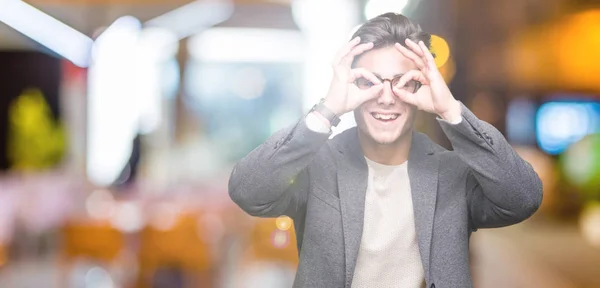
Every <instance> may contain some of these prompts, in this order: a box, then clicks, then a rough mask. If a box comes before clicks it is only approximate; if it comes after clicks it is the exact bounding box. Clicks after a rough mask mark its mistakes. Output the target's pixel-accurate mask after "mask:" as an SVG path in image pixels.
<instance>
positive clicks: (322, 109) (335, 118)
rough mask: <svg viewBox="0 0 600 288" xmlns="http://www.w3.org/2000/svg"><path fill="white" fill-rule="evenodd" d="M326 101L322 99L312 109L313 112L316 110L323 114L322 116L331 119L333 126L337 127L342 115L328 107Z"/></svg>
mask: <svg viewBox="0 0 600 288" xmlns="http://www.w3.org/2000/svg"><path fill="white" fill-rule="evenodd" d="M324 102H325V99H321V101H320V102H319V103H317V104H316V105H315V106H314V107H313V108H312V109H311V112H313V111H315V112H317V113H319V114H321V116H323V117H324V118H325V119H327V120H328V121H329V123H330V124H331V126H333V127H335V126H337V125H338V124H339V123H340V117H338V116H337V115H336V114H335V113H334V112H333V111H331V109H329V108H327V106H325V103H324Z"/></svg>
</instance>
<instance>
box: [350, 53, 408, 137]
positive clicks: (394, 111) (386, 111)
mask: <svg viewBox="0 0 600 288" xmlns="http://www.w3.org/2000/svg"><path fill="white" fill-rule="evenodd" d="M355 67H356V68H364V69H367V70H369V71H371V72H372V73H373V74H375V75H376V76H378V77H380V78H382V79H393V78H394V77H396V76H398V75H402V74H404V73H406V72H408V71H409V70H413V69H417V67H416V65H415V64H414V63H413V62H412V61H411V60H410V59H408V58H406V57H404V55H402V54H401V53H400V52H399V51H398V50H396V48H394V47H393V46H391V47H386V48H379V49H376V50H371V51H367V52H365V53H364V54H362V55H360V58H359V59H358V61H357V62H356V65H355ZM384 84H385V85H384V88H383V90H382V91H381V92H380V95H379V97H377V98H375V99H372V100H369V101H367V102H365V103H364V104H362V105H361V106H359V107H358V108H356V109H355V110H354V118H355V119H356V124H357V126H358V129H359V132H361V133H362V134H363V136H367V137H369V138H370V139H371V140H373V141H374V142H375V143H378V144H394V143H396V141H397V140H398V139H400V137H401V136H404V135H407V134H408V133H410V132H411V131H412V126H413V123H414V120H415V115H416V107H414V106H411V105H408V104H406V103H404V102H402V101H401V100H400V99H399V98H398V97H397V96H396V95H395V94H394V92H393V90H392V86H391V83H390V81H385V83H384Z"/></svg>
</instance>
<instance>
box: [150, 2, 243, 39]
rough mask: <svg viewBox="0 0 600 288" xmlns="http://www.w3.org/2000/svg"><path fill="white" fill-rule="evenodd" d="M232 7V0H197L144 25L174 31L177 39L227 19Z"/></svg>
mask: <svg viewBox="0 0 600 288" xmlns="http://www.w3.org/2000/svg"><path fill="white" fill-rule="evenodd" d="M233 8H234V5H233V3H232V1H227V0H203V1H201V0H198V1H193V2H191V3H189V4H186V5H184V6H181V7H179V8H177V9H175V10H173V11H170V12H168V13H166V14H163V15H161V16H158V17H156V18H154V19H152V20H150V21H148V22H146V23H145V25H146V26H150V27H160V28H164V29H167V30H169V31H172V32H173V33H175V35H176V36H177V39H183V38H186V37H189V36H191V35H193V34H195V33H198V31H201V30H203V29H205V28H207V27H212V26H214V25H215V24H217V23H220V22H222V21H225V20H227V19H228V18H229V17H230V16H231V14H232V13H233Z"/></svg>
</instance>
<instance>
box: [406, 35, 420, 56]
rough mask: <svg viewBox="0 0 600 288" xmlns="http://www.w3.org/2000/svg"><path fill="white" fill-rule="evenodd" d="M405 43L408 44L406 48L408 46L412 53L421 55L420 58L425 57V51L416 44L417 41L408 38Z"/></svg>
mask: <svg viewBox="0 0 600 288" xmlns="http://www.w3.org/2000/svg"><path fill="white" fill-rule="evenodd" d="M404 42H406V46H408V48H410V50H411V51H413V52H415V54H417V55H419V57H423V58H424V57H425V53H424V51H423V49H422V48H421V46H419V45H418V44H417V43H415V41H412V40H410V39H408V38H406V40H405V41H404Z"/></svg>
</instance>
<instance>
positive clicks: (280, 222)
mask: <svg viewBox="0 0 600 288" xmlns="http://www.w3.org/2000/svg"><path fill="white" fill-rule="evenodd" d="M275 225H276V226H277V229H279V230H281V231H287V230H289V229H290V227H292V219H291V218H290V217H287V216H279V217H277V220H275Z"/></svg>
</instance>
